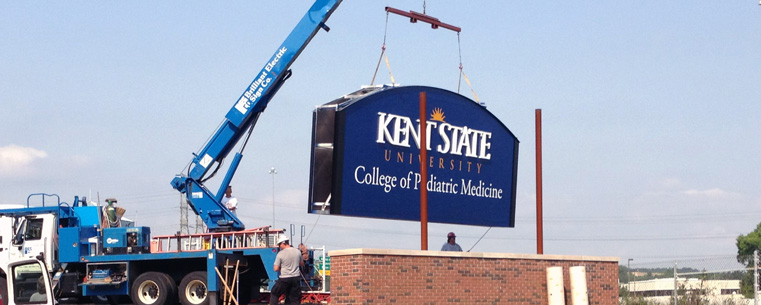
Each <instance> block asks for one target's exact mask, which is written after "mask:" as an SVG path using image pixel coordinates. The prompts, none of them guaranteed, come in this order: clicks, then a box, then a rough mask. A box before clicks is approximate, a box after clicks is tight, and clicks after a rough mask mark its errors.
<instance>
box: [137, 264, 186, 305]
mask: <svg viewBox="0 0 761 305" xmlns="http://www.w3.org/2000/svg"><path fill="white" fill-rule="evenodd" d="M170 285H171V283H169V276H168V275H166V274H164V273H161V272H145V273H143V274H141V275H139V276H138V277H137V279H135V281H134V282H133V283H132V287H130V293H129V296H130V298H132V303H133V304H135V305H167V304H171V302H172V301H173V299H174V297H173V296H172V292H173V291H174V292H175V293H176V291H177V289H176V288H174V287H172V286H170Z"/></svg>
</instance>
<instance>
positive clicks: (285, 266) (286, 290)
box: [270, 235, 304, 305]
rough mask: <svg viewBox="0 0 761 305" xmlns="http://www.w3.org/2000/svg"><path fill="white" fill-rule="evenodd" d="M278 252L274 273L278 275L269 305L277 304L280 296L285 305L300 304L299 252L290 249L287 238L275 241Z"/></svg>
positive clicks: (301, 264) (292, 248) (300, 262)
mask: <svg viewBox="0 0 761 305" xmlns="http://www.w3.org/2000/svg"><path fill="white" fill-rule="evenodd" d="M277 247H278V248H279V249H280V252H279V253H278V254H277V256H275V267H274V270H275V272H278V273H279V276H278V279H277V282H275V286H273V287H272V292H271V293H270V305H275V304H278V302H279V301H280V296H282V295H285V304H300V303H301V286H300V283H299V279H300V275H301V273H300V272H299V267H303V266H304V260H302V258H301V251H299V250H298V249H296V248H294V247H291V245H290V241H289V240H288V237H287V236H284V235H283V236H281V237H280V239H278V241H277Z"/></svg>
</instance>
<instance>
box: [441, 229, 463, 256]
mask: <svg viewBox="0 0 761 305" xmlns="http://www.w3.org/2000/svg"><path fill="white" fill-rule="evenodd" d="M456 237H457V236H455V235H454V232H449V234H447V243H446V244H444V245H443V246H441V251H460V252H462V248H460V245H458V244H457V243H456V242H455V241H454V240H455V238H456Z"/></svg>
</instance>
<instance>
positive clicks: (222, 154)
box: [0, 0, 341, 305]
mask: <svg viewBox="0 0 761 305" xmlns="http://www.w3.org/2000/svg"><path fill="white" fill-rule="evenodd" d="M340 2H341V0H316V1H315V2H314V4H313V5H312V6H311V8H310V9H309V11H307V13H306V14H305V15H304V16H303V17H302V18H301V20H300V21H299V23H298V24H297V25H296V27H295V28H294V29H293V30H292V31H291V33H290V34H289V35H288V37H287V38H286V39H285V41H284V42H283V43H282V45H281V46H280V47H279V48H278V49H277V51H275V53H274V54H273V55H272V57H271V58H270V59H269V61H267V63H266V64H265V66H264V68H262V70H261V71H260V72H259V73H258V74H257V75H256V76H255V78H254V81H253V82H252V83H251V84H250V85H249V86H248V87H247V88H246V90H245V91H244V93H243V94H242V95H241V96H240V98H239V99H238V100H237V101H235V103H234V105H233V106H232V108H231V109H230V110H229V111H228V112H227V114H226V116H225V119H224V120H223V122H222V124H221V125H220V127H219V128H218V129H217V130H216V132H215V133H214V134H213V136H212V137H211V138H210V139H209V141H208V142H207V143H206V144H205V145H204V147H203V148H202V149H201V150H200V151H199V152H198V153H196V154H193V159H192V161H191V162H190V164H189V165H188V167H187V171H186V172H185V173H183V174H180V175H177V176H175V177H174V179H172V181H171V185H172V187H173V188H174V189H176V190H178V191H179V192H180V193H181V194H183V195H184V196H183V197H184V198H186V200H187V203H188V206H189V207H190V208H192V209H193V211H194V212H195V213H196V214H197V215H198V216H199V217H200V218H201V219H202V221H203V223H204V225H205V226H206V228H207V230H208V233H205V234H193V235H180V234H177V235H171V236H164V237H152V236H151V230H150V228H149V227H140V226H137V227H135V226H115V227H114V226H112V225H111V224H110V223H109V222H108V221H104V218H106V219H107V217H108V216H106V215H105V214H106V213H105V210H104V209H103V208H101V207H99V206H94V205H92V204H90V203H89V202H88V201H87V200H86V199H85V198H80V197H74V200H73V201H72V202H70V203H66V202H62V201H61V199H60V197H58V196H57V195H50V194H33V195H30V197H28V198H27V202H26V205H19V206H11V207H0V298H2V304H3V305H9V304H10V305H13V304H54V303H55V302H56V301H57V300H62V299H64V298H82V297H94V298H96V299H97V298H106V299H109V300H111V302H115V300H116V298H118V297H124V296H128V297H129V298H130V299H131V301H132V303H133V304H135V305H163V304H175V303H177V302H179V303H181V304H183V305H206V304H208V305H217V304H219V303H222V304H233V303H235V304H238V305H243V304H247V303H248V302H249V301H250V300H252V298H255V297H256V295H257V294H258V293H259V291H260V288H261V287H266V286H268V285H271V284H272V280H274V279H276V278H277V273H276V272H275V271H274V270H273V267H272V266H273V265H274V260H275V256H276V254H277V247H276V245H275V243H274V241H275V240H277V238H279V237H280V235H281V234H284V230H282V229H277V230H276V229H273V228H270V227H260V228H253V229H246V227H245V226H244V225H243V223H242V222H241V221H240V219H238V217H237V216H236V215H235V214H234V213H232V212H231V211H230V210H229V209H227V208H226V207H225V205H224V204H222V203H221V202H222V197H223V195H224V190H225V189H226V188H227V186H228V185H229V184H230V181H231V180H232V178H233V175H234V174H235V171H236V169H237V167H238V165H239V163H240V160H241V158H242V151H243V148H245V146H246V144H247V142H248V137H249V136H250V135H251V131H252V130H253V127H254V125H255V124H256V122H257V120H258V118H259V115H260V114H261V113H262V112H263V111H264V110H265V108H266V107H267V104H268V103H269V102H270V100H271V99H272V97H273V96H274V95H275V94H276V93H277V91H278V90H279V89H280V87H281V86H282V85H283V84H284V82H285V81H286V80H287V79H288V77H290V75H291V70H290V69H289V67H290V65H291V64H292V63H293V62H294V61H295V60H296V58H297V57H298V56H299V54H300V53H301V52H302V51H303V50H304V48H305V47H306V46H307V44H308V43H309V42H310V41H311V39H312V38H313V37H314V36H315V35H316V34H317V32H318V31H319V30H320V29H324V30H325V31H329V28H328V27H327V26H326V25H325V22H326V21H327V19H328V18H329V17H330V15H331V14H332V13H333V12H334V11H335V10H336V8H337V7H338V5H339V4H340ZM243 138H245V140H244V142H243V143H242V145H240V149H239V151H237V152H236V153H235V154H234V156H233V159H232V162H231V163H230V166H229V167H228V169H227V172H226V174H225V175H224V177H223V179H222V182H221V184H220V186H219V189H218V190H217V191H216V192H212V191H211V190H209V189H208V188H207V187H206V186H205V185H204V182H205V181H207V180H208V179H210V178H211V177H213V176H214V174H215V173H216V172H217V171H218V170H219V168H220V166H221V164H222V161H223V160H224V159H225V158H226V157H227V156H228V155H229V154H230V153H231V151H232V150H233V149H234V148H235V147H236V146H238V143H239V141H240V140H241V139H243ZM30 202H34V203H35V204H30ZM44 270H47V272H44ZM38 290H39V291H38ZM40 295H46V296H47V297H42V298H41V297H40Z"/></svg>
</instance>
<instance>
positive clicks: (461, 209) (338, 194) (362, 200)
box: [310, 86, 518, 227]
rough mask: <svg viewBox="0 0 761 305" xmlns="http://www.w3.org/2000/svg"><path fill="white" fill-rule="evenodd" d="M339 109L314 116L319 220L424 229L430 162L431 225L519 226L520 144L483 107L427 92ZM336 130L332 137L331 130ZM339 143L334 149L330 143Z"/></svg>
mask: <svg viewBox="0 0 761 305" xmlns="http://www.w3.org/2000/svg"><path fill="white" fill-rule="evenodd" d="M420 92H426V95H427V109H426V121H427V123H426V129H427V132H426V134H425V135H424V136H425V137H426V140H427V141H426V142H427V145H426V146H427V147H426V148H425V149H426V150H427V155H428V156H427V158H426V160H420V137H421V135H420V120H419V117H420V113H419V111H420V108H419V95H420ZM349 96H351V95H349ZM330 104H332V105H331V107H328V108H325V109H327V110H325V109H323V110H321V109H318V110H316V111H315V133H314V134H315V136H314V140H313V142H314V145H313V147H314V150H313V154H312V156H313V157H312V160H313V168H312V177H311V180H312V181H311V184H312V187H311V190H310V200H311V202H310V212H313V213H325V214H333V215H345V216H359V217H372V218H386V219H399V220H420V190H421V188H422V187H423V186H422V185H421V177H420V162H421V161H422V162H423V164H425V166H427V167H428V169H427V171H428V175H427V176H428V183H427V186H425V187H426V188H427V190H428V220H429V221H430V222H441V223H453V224H468V225H482V226H498V227H513V226H514V225H515V187H516V179H515V178H516V176H517V164H518V163H517V157H518V139H517V138H516V137H515V136H514V135H513V134H512V133H511V132H510V130H508V129H507V127H505V126H504V125H503V124H502V123H501V122H500V121H499V120H498V119H497V118H496V117H494V115H492V114H491V113H490V112H489V111H487V110H486V108H484V107H483V106H481V105H479V104H477V103H476V102H474V101H472V100H470V99H468V98H466V97H464V96H462V95H459V94H456V93H453V92H450V91H447V90H443V89H438V88H432V87H420V86H412V87H392V88H381V89H378V90H375V91H374V92H370V93H368V94H364V95H361V96H359V97H355V98H344V99H343V100H339V101H336V102H333V103H330ZM329 111H333V112H334V113H333V114H329V113H328V114H326V112H329ZM321 112H322V113H321ZM331 115H332V116H333V117H331ZM326 118H327V119H326ZM331 121H332V124H333V128H330V126H326V125H330V124H331ZM326 133H332V137H333V138H332V139H330V138H331V136H330V135H326ZM325 139H327V140H325ZM331 140H332V144H333V145H332V148H330V145H326V144H327V143H326V142H325V141H327V142H331ZM326 149H327V151H326ZM330 151H332V153H330ZM329 159H330V160H329ZM326 166H329V167H330V168H329V169H326V168H325V167H326ZM328 180H329V181H328ZM326 194H327V195H328V197H327V198H320V197H325V195H326ZM328 211H329V213H328Z"/></svg>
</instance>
